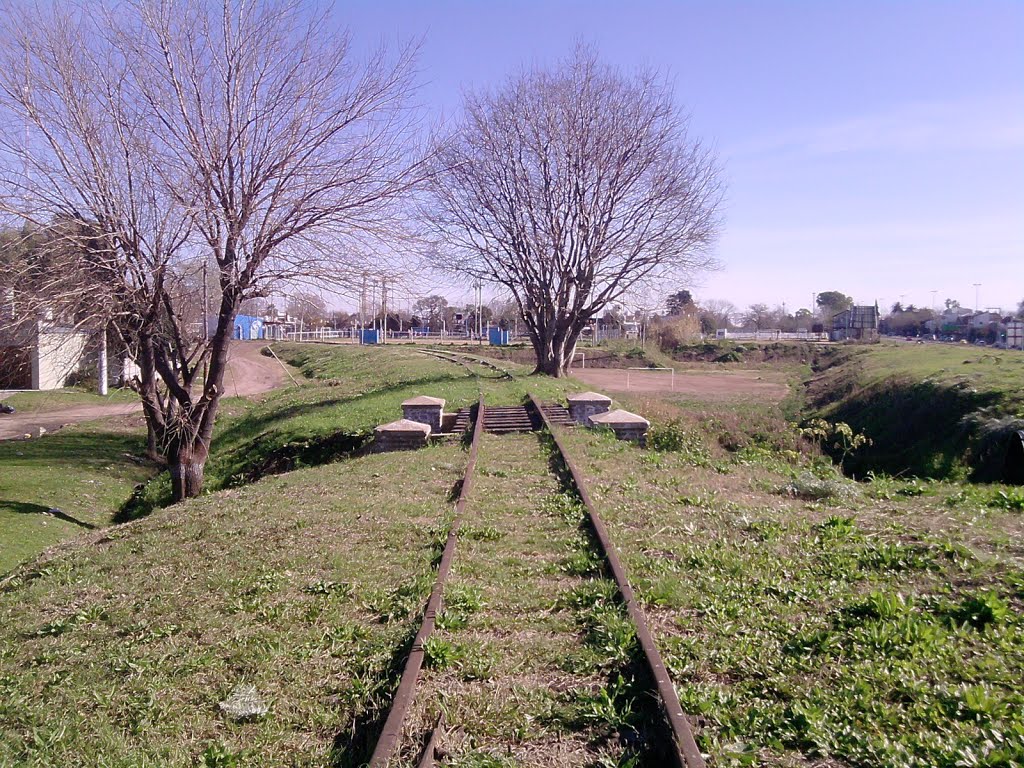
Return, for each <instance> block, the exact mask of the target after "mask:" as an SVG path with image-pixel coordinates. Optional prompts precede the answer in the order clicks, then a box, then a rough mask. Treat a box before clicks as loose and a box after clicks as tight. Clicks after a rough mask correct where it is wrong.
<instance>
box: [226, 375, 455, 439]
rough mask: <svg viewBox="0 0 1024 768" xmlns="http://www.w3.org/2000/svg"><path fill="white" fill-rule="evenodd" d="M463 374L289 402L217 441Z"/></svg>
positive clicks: (247, 420)
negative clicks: (370, 397)
mask: <svg viewBox="0 0 1024 768" xmlns="http://www.w3.org/2000/svg"><path fill="white" fill-rule="evenodd" d="M460 378H461V377H457V376H443V375H433V376H424V377H422V378H419V379H410V380H408V381H403V382H399V383H396V384H389V385H387V386H384V387H379V388H377V389H370V390H368V391H366V392H358V393H355V394H352V395H345V396H343V397H335V398H331V399H329V400H315V401H311V402H308V403H296V404H294V405H290V406H288V407H287V408H280V409H274V410H271V411H268V412H267V413H265V414H263V415H260V416H248V415H247V416H243V417H242V418H241V419H239V420H238V421H237V422H236V423H235V424H232V425H231V426H230V427H228V428H227V429H225V430H224V431H223V432H220V433H218V434H217V435H215V436H214V438H213V439H214V442H215V443H217V442H219V443H221V444H229V445H230V444H233V443H235V442H237V441H241V440H245V439H247V438H250V437H253V436H255V435H258V434H261V433H263V432H266V431H267V430H268V429H270V428H272V427H273V425H274V424H277V423H279V422H283V421H288V420H289V419H293V418H296V417H299V416H309V415H311V414H315V413H317V412H318V411H325V410H328V409H331V408H336V407H338V406H342V405H349V404H352V403H355V402H357V401H359V400H362V399H363V398H366V397H368V396H380V395H387V394H389V393H394V392H400V391H401V390H404V389H409V388H411V387H421V386H427V385H429V384H440V383H448V382H452V381H458V380H459V379H460Z"/></svg>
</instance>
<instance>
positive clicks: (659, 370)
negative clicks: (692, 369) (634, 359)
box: [626, 366, 676, 390]
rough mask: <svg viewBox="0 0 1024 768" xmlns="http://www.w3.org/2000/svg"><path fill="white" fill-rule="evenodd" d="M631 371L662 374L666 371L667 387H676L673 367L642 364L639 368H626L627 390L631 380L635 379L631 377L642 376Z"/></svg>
mask: <svg viewBox="0 0 1024 768" xmlns="http://www.w3.org/2000/svg"><path fill="white" fill-rule="evenodd" d="M633 371H642V372H643V373H654V374H659V375H662V376H663V375H665V374H666V373H667V374H668V375H669V389H673V390H674V389H675V388H676V369H675V368H648V367H646V366H644V367H641V368H627V369H626V389H627V390H628V389H629V388H630V385H631V383H632V381H634V380H636V379H634V378H633V377H636V376H641V377H642V374H640V373H632V372H633ZM642 380H643V379H642V378H640V379H639V381H642Z"/></svg>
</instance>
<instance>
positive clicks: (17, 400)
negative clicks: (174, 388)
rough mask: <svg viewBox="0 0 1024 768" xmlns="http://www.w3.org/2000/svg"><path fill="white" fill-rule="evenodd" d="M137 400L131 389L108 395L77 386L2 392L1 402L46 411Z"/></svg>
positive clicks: (38, 411) (24, 411)
mask: <svg viewBox="0 0 1024 768" xmlns="http://www.w3.org/2000/svg"><path fill="white" fill-rule="evenodd" d="M135 400H138V395H136V394H135V392H133V391H132V390H130V389H112V390H110V394H109V395H107V396H106V397H103V396H101V395H97V394H96V393H95V392H88V391H86V390H84V389H75V388H68V389H55V390H49V391H45V392H35V391H33V392H14V393H12V394H9V395H3V394H0V402H4V403H6V404H7V405H10V406H12V407H14V408H15V409H17V410H18V411H19V412H21V413H46V412H47V411H56V410H60V409H62V408H68V407H70V406H75V405H118V404H120V403H130V402H132V401H135ZM0 418H2V417H0Z"/></svg>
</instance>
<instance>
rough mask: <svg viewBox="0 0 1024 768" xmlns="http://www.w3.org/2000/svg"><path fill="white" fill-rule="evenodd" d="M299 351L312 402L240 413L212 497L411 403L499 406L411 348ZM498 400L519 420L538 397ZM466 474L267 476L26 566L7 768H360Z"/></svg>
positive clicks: (7, 727) (396, 467) (352, 470)
mask: <svg viewBox="0 0 1024 768" xmlns="http://www.w3.org/2000/svg"><path fill="white" fill-rule="evenodd" d="M279 354H282V355H283V356H284V357H285V358H286V359H288V360H290V361H291V362H292V363H294V364H295V365H297V366H299V367H300V369H301V370H303V371H304V372H306V373H307V375H308V376H309V377H310V382H309V384H308V385H307V386H304V387H302V388H301V389H297V390H296V389H292V390H288V391H286V392H279V393H275V394H272V395H271V396H269V397H268V398H266V399H265V400H264V401H262V402H259V403H255V404H249V403H244V402H241V401H239V402H236V403H233V404H232V407H231V408H229V409H227V410H228V411H229V412H228V413H227V414H226V418H225V419H224V422H223V424H222V427H221V431H220V432H219V433H218V439H217V441H215V446H217V447H215V455H214V456H213V457H212V459H211V469H212V471H211V483H223V484H224V485H238V484H240V483H241V482H242V481H243V480H244V479H247V478H249V477H251V476H255V475H258V474H261V473H263V472H264V471H265V470H267V471H269V470H273V471H277V470H285V469H288V468H289V467H291V466H296V465H298V464H300V463H302V462H304V461H306V458H307V456H308V454H306V453H305V451H307V450H310V449H312V450H313V451H314V454H313V455H312V456H310V457H309V458H310V459H311V460H313V461H319V460H321V459H324V458H325V456H324V454H323V452H321V450H320V446H322V445H323V442H322V441H323V440H325V439H327V438H328V437H329V435H331V434H332V433H333V432H335V431H338V430H341V431H343V432H346V433H355V432H357V431H358V432H359V433H363V432H365V431H367V430H369V429H370V428H371V427H372V425H373V424H374V423H377V422H379V421H382V420H390V419H393V418H397V417H398V416H399V415H400V409H399V407H398V406H399V403H400V402H401V400H402V399H404V398H406V397H408V396H410V395H411V394H433V395H440V396H444V397H447V398H448V399H449V401H450V402H451V403H452V404H453V405H456V406H457V405H459V404H469V403H471V402H473V401H475V399H476V397H477V387H478V381H477V379H476V377H475V376H473V375H472V374H470V373H469V372H467V371H465V370H464V369H462V368H461V367H459V366H454V365H452V364H450V363H445V362H442V361H438V360H433V359H430V358H426V357H424V356H421V355H418V354H416V353H415V352H413V351H411V350H367V349H351V348H346V349H328V348H323V347H302V346H300V345H290V346H287V347H283V348H282V349H281V350H279ZM483 375H484V376H487V375H488V374H487V373H484V374H483ZM490 375H491V376H494V374H490ZM564 385H565V384H564V382H540V383H539V388H540V389H541V390H542V392H544V394H546V395H547V396H553V395H554V394H556V393H557V392H559V391H561V389H562V388H563V387H564ZM484 386H485V387H486V388H487V391H488V398H489V402H506V403H511V402H518V401H520V400H521V398H522V396H523V395H524V394H525V388H526V386H527V385H526V384H523V383H521V382H511V381H508V380H504V379H499V378H497V377H494V378H490V379H485V380H484ZM70 435H71V433H68V435H65V437H67V436H70ZM58 437H60V435H54V436H53V437H52V438H50V439H54V440H56V439H57V438H58ZM33 445H39V446H43V445H45V440H44V441H39V442H38V443H35V444H33ZM282 456H283V459H282V460H281V462H280V463H278V464H275V465H274V466H273V467H267V466H266V464H265V461H266V459H267V457H275V461H277V460H278V459H277V457H282ZM464 461H465V458H464V454H463V453H462V450H461V448H460V447H459V446H457V445H455V444H451V443H449V444H446V445H441V446H434V447H431V448H429V449H427V450H425V451H422V452H419V453H417V454H415V455H403V456H401V457H396V456H394V455H370V456H363V457H361V458H355V459H352V460H351V461H346V462H340V463H333V464H329V465H327V466H322V467H317V468H306V469H300V470H298V471H295V472H290V473H288V474H282V475H278V476H275V477H266V478H264V479H263V480H262V481H261V482H255V483H252V484H248V485H245V486H244V487H232V488H228V489H226V490H223V491H221V492H220V493H213V494H210V495H209V496H206V497H204V498H201V499H196V500H192V501H189V502H187V503H185V504H181V505H177V506H175V507H173V508H171V509H168V510H165V511H162V512H160V513H159V514H155V515H152V516H150V517H148V518H146V519H143V520H138V521H135V522H132V523H130V524H128V525H124V526H117V527H113V528H108V529H106V530H104V531H97V532H95V533H92V534H87V535H84V536H80V537H78V538H77V539H75V540H73V541H70V542H68V543H67V544H65V545H63V546H61V547H59V548H56V549H54V550H51V552H50V553H49V554H48V555H46V556H44V557H43V558H41V559H39V560H37V561H35V562H33V563H30V564H28V565H26V566H23V567H21V568H19V569H17V570H15V571H14V572H13V573H12V574H11V575H10V576H9V577H8V578H7V579H5V580H4V582H3V584H2V594H0V649H2V650H0V734H2V736H0V764H7V763H12V764H24V765H53V764H96V765H100V764H105V765H128V764H131V765H140V764H153V765H156V764H159V765H172V766H173V765H182V766H184V765H189V766H191V765H195V764H197V762H198V763H200V764H205V765H235V764H239V765H241V764H245V765H268V766H271V765H274V766H276V765H282V764H304V765H306V764H309V765H327V764H332V765H355V764H359V762H360V761H361V760H362V759H363V757H364V756H365V754H364V752H365V748H366V746H367V740H368V739H369V738H371V737H372V734H373V733H375V731H374V723H375V722H376V720H377V718H378V716H379V715H380V713H381V712H382V711H383V707H384V706H385V705H386V703H387V700H388V695H387V694H388V692H389V690H390V688H391V686H392V685H393V684H394V683H395V682H396V679H395V675H396V672H397V666H398V664H399V663H400V661H401V659H402V658H404V649H405V648H406V645H407V643H408V641H409V639H410V637H411V632H412V631H413V627H414V624H415V618H416V615H417V613H418V611H419V610H420V609H421V607H422V605H423V601H424V599H425V595H426V591H427V590H428V589H429V584H430V579H431V574H432V568H431V563H432V561H433V558H434V557H435V556H436V555H437V552H438V547H439V545H440V543H441V542H443V533H444V530H445V529H446V527H447V523H448V520H449V516H450V513H451V503H450V502H451V496H450V494H451V491H452V489H453V487H454V484H455V482H456V480H457V478H458V477H459V475H460V473H461V471H462V469H463V467H464ZM253 468H255V469H256V470H258V471H253ZM250 473H252V474H250ZM247 685H251V686H254V688H255V691H256V694H257V695H258V697H259V698H260V699H261V700H262V701H263V702H266V703H267V706H268V707H269V711H268V712H267V714H266V715H264V716H260V717H256V718H253V719H252V720H250V721H244V722H236V721H234V720H232V719H231V718H230V717H228V716H227V715H226V714H225V713H223V712H221V711H220V709H219V703H220V702H222V701H225V700H226V699H227V698H229V697H230V695H231V693H232V692H233V691H237V690H238V689H239V686H247Z"/></svg>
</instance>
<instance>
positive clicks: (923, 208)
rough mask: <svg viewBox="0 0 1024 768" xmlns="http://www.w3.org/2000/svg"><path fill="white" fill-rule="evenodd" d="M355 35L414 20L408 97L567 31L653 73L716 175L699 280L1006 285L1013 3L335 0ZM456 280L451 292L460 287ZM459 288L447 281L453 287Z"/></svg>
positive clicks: (1012, 225) (1019, 139)
mask: <svg viewBox="0 0 1024 768" xmlns="http://www.w3.org/2000/svg"><path fill="white" fill-rule="evenodd" d="M336 12H337V16H338V18H339V20H340V21H342V22H343V23H345V24H347V25H348V26H349V27H350V28H351V31H352V33H353V36H354V38H355V39H356V41H357V42H358V43H361V44H367V43H372V42H377V41H379V40H381V39H383V40H385V41H388V42H395V41H399V40H404V39H408V38H410V37H419V36H422V37H423V48H422V55H421V59H420V65H421V69H422V79H423V82H424V86H423V88H422V90H421V91H420V101H421V102H422V104H423V105H424V107H425V108H426V109H427V110H428V113H429V114H430V115H431V116H432V117H435V118H436V117H440V116H443V115H451V114H453V113H455V112H456V111H457V110H458V109H459V102H460V96H461V89H462V88H463V87H467V86H468V87H473V86H483V85H490V84H495V83H500V82H501V81H502V80H503V79H504V78H506V77H507V76H508V75H509V74H510V73H513V72H515V71H516V70H517V69H518V68H519V67H520V66H522V65H523V64H532V63H542V64H543V63H548V62H555V61H557V60H558V59H559V58H560V57H561V56H563V55H564V54H565V52H566V51H567V50H568V49H570V48H571V47H572V45H573V43H574V41H575V40H576V39H582V40H585V41H587V42H590V43H593V44H595V45H596V46H597V48H598V49H599V51H600V52H601V54H602V56H603V57H604V58H605V59H606V60H608V61H609V62H611V63H613V64H616V65H618V66H621V67H624V68H631V67H636V66H639V65H650V66H655V67H658V68H661V69H663V70H664V71H666V72H667V73H669V74H670V75H671V76H672V77H673V78H674V80H675V83H676V98H677V100H678V101H679V103H680V104H681V105H682V106H683V107H684V108H686V109H687V110H688V111H690V112H691V114H692V123H691V128H692V130H693V132H694V133H695V134H697V135H699V136H701V137H703V138H704V139H705V140H707V141H710V142H712V143H713V144H714V145H715V146H716V147H717V149H718V152H719V154H720V157H721V160H722V163H723V165H724V169H725V177H726V180H727V183H728V196H727V200H726V205H725V209H724V214H725V226H724V229H723V232H722V237H721V240H720V242H719V243H718V246H717V248H716V255H717V257H718V258H719V259H720V261H721V262H722V264H723V269H722V270H721V271H719V272H716V273H712V274H708V275H705V276H704V277H702V278H701V279H700V281H699V284H698V285H696V286H694V287H693V290H694V293H695V294H696V295H697V296H698V297H699V298H724V299H729V300H731V301H733V302H734V303H736V304H737V305H738V306H740V307H743V306H746V305H748V304H750V303H752V302H756V301H763V302H766V303H768V304H777V303H782V302H785V303H786V306H787V308H790V309H792V308H795V307H798V306H807V305H809V304H810V302H811V295H812V293H813V292H815V291H817V292H820V291H824V290H833V289H834V290H841V291H843V292H845V293H848V294H850V295H852V296H854V298H855V299H857V301H858V302H862V303H870V302H874V301H875V300H878V301H879V302H880V303H882V304H883V305H886V306H888V305H889V304H891V303H892V302H894V301H898V300H900V297H901V296H903V301H904V302H905V303H915V304H917V305H923V306H930V305H931V303H932V296H933V294H932V291H933V290H934V291H937V293H936V294H935V297H936V300H937V302H938V303H939V304H941V302H942V300H943V299H944V298H946V297H953V298H956V299H958V300H959V301H960V302H961V303H962V304H963V305H965V306H973V305H974V303H975V289H974V286H973V284H974V283H981V287H980V288H979V290H978V293H979V295H980V303H981V305H982V306H1002V307H1003V308H1009V307H1011V306H1015V305H1016V303H1017V302H1018V301H1020V300H1022V299H1024V2H1019V1H1017V2H1002V3H999V2H960V3H952V2H938V1H934V2H865V1H864V0H858V1H857V2H824V1H821V0H819V1H818V2H743V3H741V2H716V3H710V2H705V3H684V2H567V1H566V2H563V1H561V0H548V1H547V2H527V1H526V0H522V1H520V2H498V1H493V2H468V1H466V0H463V1H462V2H441V1H437V2H430V1H427V0H423V1H421V2H411V1H403V2H398V1H390V0H378V1H377V2H362V1H356V2H349V3H339V4H338V5H337V6H336ZM468 293H469V292H468V291H466V295H467V296H468ZM454 294H455V295H461V291H455V292H454Z"/></svg>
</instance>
